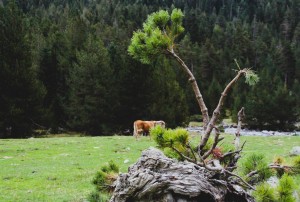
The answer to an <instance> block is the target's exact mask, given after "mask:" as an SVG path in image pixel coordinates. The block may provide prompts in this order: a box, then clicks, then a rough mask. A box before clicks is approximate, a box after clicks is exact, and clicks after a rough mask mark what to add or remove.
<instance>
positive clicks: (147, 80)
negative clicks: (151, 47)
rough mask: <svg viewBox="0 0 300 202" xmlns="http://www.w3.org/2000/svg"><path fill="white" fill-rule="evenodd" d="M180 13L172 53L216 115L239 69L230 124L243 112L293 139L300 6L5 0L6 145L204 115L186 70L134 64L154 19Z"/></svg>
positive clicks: (2, 104) (1, 58)
mask: <svg viewBox="0 0 300 202" xmlns="http://www.w3.org/2000/svg"><path fill="white" fill-rule="evenodd" d="M173 8H179V9H181V10H182V11H183V13H184V16H185V17H184V27H185V33H184V34H183V35H182V36H181V38H180V40H179V41H178V44H177V46H176V47H175V48H176V50H178V52H179V54H180V56H181V57H182V58H183V60H184V61H185V62H186V64H187V65H188V66H189V67H190V69H191V71H192V72H193V73H194V75H195V77H196V79H197V81H198V84H199V87H200V88H201V91H202V92H203V94H204V95H203V96H204V99H205V100H206V101H207V103H208V108H209V110H210V112H212V110H213V109H214V107H215V106H216V105H217V101H218V98H219V96H220V93H221V92H222V90H223V88H224V86H225V85H226V84H227V83H228V82H229V81H230V80H231V79H232V78H233V76H234V75H235V70H237V69H238V67H237V66H236V64H235V62H234V59H236V60H237V61H238V63H239V65H240V66H241V67H251V68H252V69H253V70H254V71H256V73H257V74H258V75H259V77H260V80H259V82H258V84H257V85H256V86H253V87H249V86H247V85H246V84H244V82H243V81H240V82H238V85H236V86H235V88H234V89H233V91H232V92H231V93H230V94H229V95H228V98H227V101H226V105H225V107H226V112H224V113H223V116H224V117H225V116H231V117H233V119H234V120H235V119H236V114H237V112H238V111H239V109H240V108H241V107H242V106H244V107H245V112H246V117H247V120H246V122H247V125H248V127H250V128H258V129H273V130H292V129H293V126H294V123H295V122H297V121H299V113H300V83H299V82H300V0H268V1H263V0H226V1H224V0H122V1H119V0H72V1H70V0H51V1H50V0H43V1H42V0H23V1H21V0H15V1H14V0H8V1H6V0H0V137H26V136H27V135H30V134H32V130H34V129H49V128H51V131H52V132H57V131H59V130H62V129H63V130H67V131H77V132H84V133H87V134H92V135H106V134H113V133H118V132H121V131H123V130H124V129H127V128H132V123H133V121H134V120H136V119H148V120H155V119H159V120H161V119H162V120H164V121H165V122H166V123H167V124H168V125H167V126H168V127H175V126H180V125H182V124H184V123H186V122H187V121H188V120H190V119H189V118H190V117H191V116H193V115H197V114H200V111H199V108H198V107H197V102H196V100H195V97H194V94H193V92H192V89H191V86H190V84H189V82H188V81H187V78H186V76H185V75H184V74H183V73H182V72H181V71H180V68H178V64H177V63H176V62H174V61H172V60H168V59H167V58H163V57H162V58H159V59H157V60H156V61H155V62H153V63H151V64H150V65H143V64H141V63H139V62H138V61H135V60H134V59H132V58H131V56H129V54H128V51H127V49H128V45H129V44H130V39H131V37H132V35H133V32H134V31H136V30H137V29H139V28H141V27H142V23H143V22H144V21H145V19H146V18H147V15H148V14H150V13H152V12H155V11H158V10H160V9H164V10H168V11H171V10H172V9H173Z"/></svg>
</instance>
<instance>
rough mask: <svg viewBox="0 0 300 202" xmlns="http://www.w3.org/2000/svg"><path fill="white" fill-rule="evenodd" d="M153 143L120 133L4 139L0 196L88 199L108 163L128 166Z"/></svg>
mask: <svg viewBox="0 0 300 202" xmlns="http://www.w3.org/2000/svg"><path fill="white" fill-rule="evenodd" d="M150 145H154V143H153V142H152V141H150V140H149V138H142V139H141V140H140V141H135V139H134V138H133V137H119V136H112V137H62V138H34V139H17V140H12V139H9V140H0V168H1V172H0V193H1V194H0V201H47V202H48V201H84V199H85V198H86V197H87V195H88V194H89V193H90V192H91V191H93V189H94V187H93V185H92V184H91V181H92V178H93V177H94V176H95V174H96V171H97V170H99V169H100V167H101V166H102V165H103V164H104V163H106V162H108V161H109V160H114V161H115V162H116V163H117V164H118V165H120V169H121V171H122V172H126V170H127V168H128V165H130V164H132V163H134V161H136V160H137V158H138V157H139V156H140V154H141V151H142V150H144V149H145V148H148V147H149V146H150ZM126 159H128V160H129V163H127V164H124V161H125V160H126Z"/></svg>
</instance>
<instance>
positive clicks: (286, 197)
mask: <svg viewBox="0 0 300 202" xmlns="http://www.w3.org/2000/svg"><path fill="white" fill-rule="evenodd" d="M294 189H295V183H294V181H293V178H292V177H290V176H289V175H287V174H284V175H283V176H282V177H281V178H280V180H279V184H278V186H276V187H271V186H270V184H268V183H267V182H263V183H261V184H259V185H258V186H256V190H255V191H254V192H253V196H254V198H255V200H256V201H257V202H295V201H296V199H295V197H294V196H293V190H294Z"/></svg>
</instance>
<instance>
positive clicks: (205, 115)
mask: <svg viewBox="0 0 300 202" xmlns="http://www.w3.org/2000/svg"><path fill="white" fill-rule="evenodd" d="M168 52H169V53H170V54H171V55H172V56H173V57H174V58H175V59H176V61H177V62H178V63H179V64H180V65H181V67H182V69H183V70H184V71H185V73H186V74H187V75H188V76H189V82H191V85H192V87H193V90H194V93H195V96H196V99H197V102H198V105H199V107H200V110H201V113H202V116H203V128H204V129H206V127H207V125H208V122H209V115H208V110H207V107H206V105H205V102H204V100H203V97H202V94H201V92H200V89H199V87H198V84H197V81H196V79H195V77H194V75H193V73H192V72H191V71H190V69H189V68H188V66H186V64H185V63H184V61H183V60H182V59H181V58H180V57H179V56H178V55H177V54H176V53H175V52H174V50H173V49H172V50H168Z"/></svg>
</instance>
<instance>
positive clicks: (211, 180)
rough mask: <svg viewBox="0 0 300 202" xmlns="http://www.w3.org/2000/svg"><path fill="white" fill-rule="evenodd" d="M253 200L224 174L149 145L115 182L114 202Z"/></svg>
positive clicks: (220, 201)
mask: <svg viewBox="0 0 300 202" xmlns="http://www.w3.org/2000/svg"><path fill="white" fill-rule="evenodd" d="M131 201H140V202H146V201H147V202H148V201H157V202H165V201H166V202H173V201H174V202H175V201H182V202H184V201H185V202H194V201H195V202H196V201H206V202H213V201H217V202H223V201H224V202H227V201H228V202H234V201H236V202H243V201H245V202H253V201H254V199H253V198H252V197H251V196H250V195H249V194H248V193H247V192H246V191H245V190H244V189H243V188H242V187H240V186H239V185H237V184H234V183H231V182H230V180H226V181H225V180H224V179H222V177H221V174H216V173H215V172H212V171H209V170H207V169H206V168H204V167H200V166H198V165H196V164H194V163H191V162H178V161H176V160H174V159H170V158H167V157H166V156H165V155H164V154H163V153H162V152H161V151H160V150H158V149H155V148H149V149H147V150H145V151H143V153H142V156H141V157H140V159H139V160H138V161H137V162H136V163H135V164H134V165H132V166H131V167H130V168H129V169H128V173H124V174H120V175H119V177H118V179H117V180H116V181H115V183H114V192H113V195H112V197H111V199H110V202H131Z"/></svg>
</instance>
